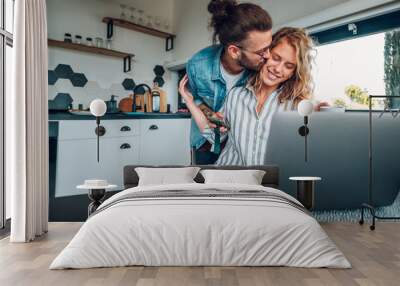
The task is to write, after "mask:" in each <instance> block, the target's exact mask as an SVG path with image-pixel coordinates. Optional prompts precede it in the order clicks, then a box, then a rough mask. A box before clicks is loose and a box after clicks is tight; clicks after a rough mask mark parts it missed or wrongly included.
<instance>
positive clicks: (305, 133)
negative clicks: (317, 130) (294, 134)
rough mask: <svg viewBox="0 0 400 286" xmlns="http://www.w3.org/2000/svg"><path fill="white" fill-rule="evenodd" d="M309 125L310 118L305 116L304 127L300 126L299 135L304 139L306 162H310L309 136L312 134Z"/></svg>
mask: <svg viewBox="0 0 400 286" xmlns="http://www.w3.org/2000/svg"><path fill="white" fill-rule="evenodd" d="M307 124H308V116H304V125H303V126H300V128H299V134H300V135H301V136H303V137H304V161H306V162H307V160H308V154H307V153H308V151H307V150H308V148H307V136H308V134H309V133H310V129H308V127H307Z"/></svg>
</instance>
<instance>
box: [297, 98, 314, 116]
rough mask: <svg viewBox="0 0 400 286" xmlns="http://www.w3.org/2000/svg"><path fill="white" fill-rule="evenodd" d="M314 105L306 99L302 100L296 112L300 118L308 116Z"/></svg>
mask: <svg viewBox="0 0 400 286" xmlns="http://www.w3.org/2000/svg"><path fill="white" fill-rule="evenodd" d="M313 109H314V105H313V104H312V103H311V101H310V100H308V99H303V100H302V101H300V103H299V105H298V106H297V111H298V112H299V114H300V115H302V116H308V115H310V114H311V113H312V112H313Z"/></svg>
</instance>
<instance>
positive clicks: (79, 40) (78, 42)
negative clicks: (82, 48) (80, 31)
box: [75, 35, 82, 44]
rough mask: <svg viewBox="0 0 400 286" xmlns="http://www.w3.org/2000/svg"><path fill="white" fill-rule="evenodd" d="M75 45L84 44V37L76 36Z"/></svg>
mask: <svg viewBox="0 0 400 286" xmlns="http://www.w3.org/2000/svg"><path fill="white" fill-rule="evenodd" d="M75 44H82V36H80V35H75Z"/></svg>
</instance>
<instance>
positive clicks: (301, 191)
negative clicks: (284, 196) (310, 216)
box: [289, 177, 321, 210]
mask: <svg viewBox="0 0 400 286" xmlns="http://www.w3.org/2000/svg"><path fill="white" fill-rule="evenodd" d="M289 180H291V181H296V182H297V200H298V201H299V202H301V203H302V204H303V205H304V207H306V208H307V209H308V210H312V209H313V208H314V196H315V195H314V189H315V182H316V181H321V178H320V177H290V178H289Z"/></svg>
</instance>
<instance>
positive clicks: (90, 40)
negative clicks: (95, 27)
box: [86, 37, 93, 47]
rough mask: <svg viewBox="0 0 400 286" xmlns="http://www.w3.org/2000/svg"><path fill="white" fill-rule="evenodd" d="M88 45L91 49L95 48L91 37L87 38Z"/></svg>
mask: <svg viewBox="0 0 400 286" xmlns="http://www.w3.org/2000/svg"><path fill="white" fill-rule="evenodd" d="M86 45H87V46H89V47H91V46H93V39H92V38H91V37H87V38H86Z"/></svg>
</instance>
